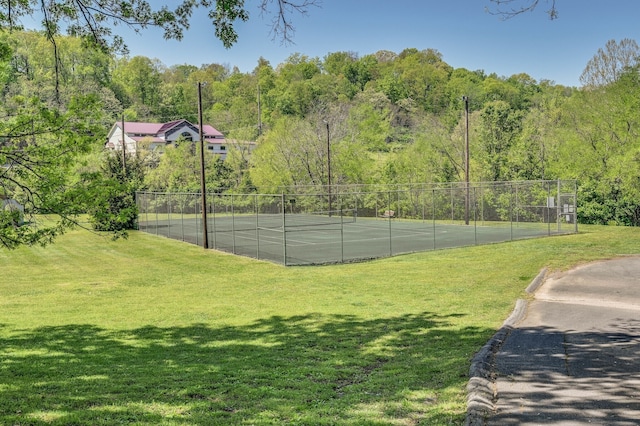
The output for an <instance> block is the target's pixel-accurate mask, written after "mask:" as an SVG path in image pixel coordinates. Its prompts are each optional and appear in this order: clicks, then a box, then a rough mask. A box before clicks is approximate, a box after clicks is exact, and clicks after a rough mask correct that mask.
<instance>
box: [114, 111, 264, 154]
mask: <svg viewBox="0 0 640 426" xmlns="http://www.w3.org/2000/svg"><path fill="white" fill-rule="evenodd" d="M122 126H123V123H122V122H116V123H115V124H114V125H113V127H111V130H110V131H109V134H108V135H107V143H106V145H105V146H106V148H108V149H113V150H116V151H121V150H122V134H123V131H122ZM202 131H203V133H204V144H205V148H206V150H207V152H210V153H212V154H217V155H219V156H220V157H222V159H223V160H224V159H225V158H226V156H227V149H228V148H229V145H231V144H232V143H233V144H235V143H237V142H235V141H234V142H227V141H226V140H225V138H224V135H223V134H222V133H220V132H219V131H218V130H216V129H215V128H213V127H212V126H210V125H208V124H205V125H203V126H202ZM179 138H182V140H186V141H193V142H197V141H199V140H200V131H199V129H198V126H196V125H194V124H191V123H190V122H188V121H187V120H177V121H171V122H169V123H137V122H131V121H125V122H124V146H125V149H126V152H127V153H130V154H135V153H136V152H137V151H138V150H140V149H141V148H142V145H143V144H144V146H145V147H147V149H150V150H155V149H158V148H160V149H164V147H165V146H167V145H171V144H174V143H175V142H176V141H177V140H178V139H179ZM250 144H251V145H254V144H253V143H250ZM252 147H253V146H252ZM252 147H251V148H252Z"/></svg>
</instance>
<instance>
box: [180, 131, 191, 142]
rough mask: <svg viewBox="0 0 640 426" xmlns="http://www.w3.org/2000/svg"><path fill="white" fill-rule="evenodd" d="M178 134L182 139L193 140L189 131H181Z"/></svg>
mask: <svg viewBox="0 0 640 426" xmlns="http://www.w3.org/2000/svg"><path fill="white" fill-rule="evenodd" d="M180 136H182V139H184V140H185V141H188V142H193V136H191V133H189V132H182V134H181V135H180Z"/></svg>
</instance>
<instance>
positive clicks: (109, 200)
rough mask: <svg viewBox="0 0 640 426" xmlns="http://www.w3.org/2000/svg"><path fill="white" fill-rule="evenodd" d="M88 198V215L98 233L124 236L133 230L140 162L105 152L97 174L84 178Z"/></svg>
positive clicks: (135, 158)
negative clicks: (105, 232)
mask: <svg viewBox="0 0 640 426" xmlns="http://www.w3.org/2000/svg"><path fill="white" fill-rule="evenodd" d="M84 179H85V180H86V181H87V182H88V184H89V194H90V196H91V198H90V201H89V203H88V204H89V205H88V207H87V213H88V214H89V216H90V222H91V224H92V226H93V228H94V229H95V230H97V231H108V232H112V233H114V235H116V236H125V235H126V233H125V231H127V230H130V229H135V228H136V225H137V221H138V208H137V206H136V199H135V192H136V190H139V189H141V186H142V182H143V180H144V169H143V165H142V161H140V159H138V158H137V157H132V156H130V155H128V156H126V159H125V164H124V167H123V164H122V156H120V155H118V153H105V155H104V158H103V163H102V165H101V167H100V171H99V172H97V173H92V174H90V175H87V176H85V177H84Z"/></svg>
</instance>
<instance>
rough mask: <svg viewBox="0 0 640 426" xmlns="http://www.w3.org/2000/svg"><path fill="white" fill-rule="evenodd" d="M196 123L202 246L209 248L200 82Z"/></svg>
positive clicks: (199, 84)
mask: <svg viewBox="0 0 640 426" xmlns="http://www.w3.org/2000/svg"><path fill="white" fill-rule="evenodd" d="M198 123H199V133H200V135H199V136H200V190H201V192H202V248H205V249H208V248H209V232H208V229H207V186H206V183H205V182H206V181H205V173H204V131H203V129H202V83H198Z"/></svg>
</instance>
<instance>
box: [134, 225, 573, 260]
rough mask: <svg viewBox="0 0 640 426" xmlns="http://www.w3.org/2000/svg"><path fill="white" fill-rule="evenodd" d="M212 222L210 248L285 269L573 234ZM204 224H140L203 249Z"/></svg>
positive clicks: (524, 228)
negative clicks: (284, 228) (281, 266)
mask: <svg viewBox="0 0 640 426" xmlns="http://www.w3.org/2000/svg"><path fill="white" fill-rule="evenodd" d="M306 220H308V219H306ZM338 220H339V218H338ZM208 222H209V225H208V231H209V232H208V240H209V241H208V243H209V247H210V248H214V249H217V250H222V251H226V252H229V253H234V254H238V255H243V256H249V257H254V258H257V259H264V260H269V261H272V262H277V263H282V264H285V265H305V264H326V263H342V262H350V261H359V260H367V259H374V258H380V257H388V256H394V255H398V254H403V253H412V252H419V251H428V250H438V249H444V248H452V247H461V246H471V245H477V244H490V243H497V242H503V241H511V240H516V239H522V238H533V237H542V236H549V235H555V234H559V233H567V232H569V230H568V229H562V228H561V229H558V227H557V226H556V224H555V223H553V224H550V223H535V224H533V223H518V224H511V223H496V224H484V225H477V224H470V225H463V224H460V225H457V224H443V223H436V222H422V221H408V220H396V219H378V218H358V219H357V220H356V221H352V220H351V219H350V218H349V220H348V221H338V222H335V223H322V222H318V223H313V224H311V223H309V222H307V223H306V224H304V225H298V226H287V227H286V231H285V230H283V228H282V227H281V226H278V225H277V222H273V221H270V220H264V219H263V220H262V222H261V221H260V220H259V219H258V226H253V227H250V225H252V224H254V223H255V221H254V220H249V221H247V220H245V219H240V220H238V219H237V218H229V217H224V218H220V217H216V218H215V224H214V222H213V220H212V219H209V221H208ZM303 222H304V220H301V223H303ZM201 224H202V222H201V221H200V220H199V219H197V218H191V219H182V220H173V221H172V220H162V221H153V222H148V223H147V222H140V229H141V230H144V231H145V232H149V233H152V234H156V235H160V236H164V237H169V238H175V239H180V240H183V241H186V242H190V243H192V244H199V245H202V240H203V233H202V225H201ZM514 225H517V226H514Z"/></svg>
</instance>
